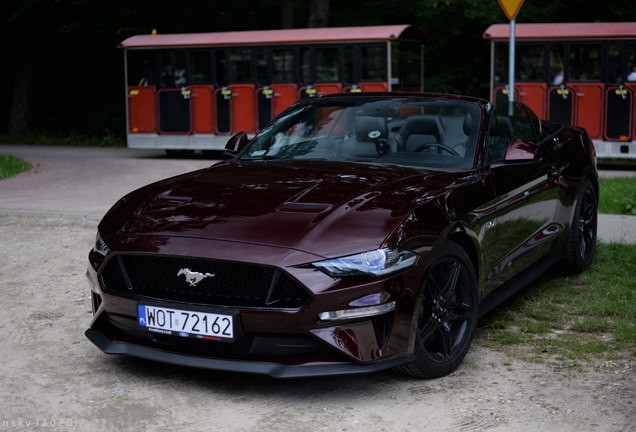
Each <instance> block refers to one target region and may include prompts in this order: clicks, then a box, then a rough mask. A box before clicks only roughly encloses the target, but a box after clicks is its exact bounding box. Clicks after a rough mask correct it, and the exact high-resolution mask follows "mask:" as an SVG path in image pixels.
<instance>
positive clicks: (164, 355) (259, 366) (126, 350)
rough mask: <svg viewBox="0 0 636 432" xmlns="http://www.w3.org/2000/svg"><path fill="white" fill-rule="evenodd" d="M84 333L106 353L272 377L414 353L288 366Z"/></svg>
mask: <svg viewBox="0 0 636 432" xmlns="http://www.w3.org/2000/svg"><path fill="white" fill-rule="evenodd" d="M84 334H85V335H86V337H87V338H88V339H89V340H90V341H91V342H92V343H93V344H95V346H97V347H98V348H99V349H101V350H102V351H104V352H105V353H106V354H125V355H129V356H132V357H138V358H142V359H146V360H155V361H160V362H163V363H169V364H174V365H179V366H187V367H193V368H200V369H211V370H218V371H225V372H241V373H252V374H260V375H269V376H271V377H274V378H300V377H315V376H327V375H348V374H362V373H372V372H378V371H381V370H385V369H390V368H393V367H395V366H399V365H401V364H404V363H407V362H409V361H411V360H413V358H414V357H415V356H414V355H413V354H411V355H407V356H405V357H400V358H396V359H391V360H387V361H383V362H380V363H375V364H370V365H357V364H355V363H350V362H343V363H329V364H316V365H301V366H289V365H283V364H279V363H269V362H258V361H241V360H224V359H214V358H208V357H200V356H194V355H188V354H182V353H175V352H167V351H163V350H159V349H154V348H149V347H145V346H141V345H136V344H130V343H126V342H115V341H111V340H109V339H108V338H106V336H104V335H103V334H102V333H100V332H99V331H97V330H92V329H88V330H86V332H85V333H84Z"/></svg>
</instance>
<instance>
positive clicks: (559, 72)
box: [550, 43, 565, 85]
mask: <svg viewBox="0 0 636 432" xmlns="http://www.w3.org/2000/svg"><path fill="white" fill-rule="evenodd" d="M564 52H565V49H564V48H563V44H560V43H553V44H552V45H550V80H551V82H552V84H554V85H561V84H563V81H564V80H565V68H564V63H563V58H564V57H565V54H564Z"/></svg>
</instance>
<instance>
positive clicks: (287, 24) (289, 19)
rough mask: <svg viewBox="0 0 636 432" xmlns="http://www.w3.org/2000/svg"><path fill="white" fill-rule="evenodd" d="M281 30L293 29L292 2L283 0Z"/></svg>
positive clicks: (292, 0) (291, 0)
mask: <svg viewBox="0 0 636 432" xmlns="http://www.w3.org/2000/svg"><path fill="white" fill-rule="evenodd" d="M282 9H283V14H282V23H281V28H283V29H292V28H294V0H283V7H282Z"/></svg>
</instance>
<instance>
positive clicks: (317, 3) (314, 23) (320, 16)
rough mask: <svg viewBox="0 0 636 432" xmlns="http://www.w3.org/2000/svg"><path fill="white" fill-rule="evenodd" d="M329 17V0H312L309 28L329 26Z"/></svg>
mask: <svg viewBox="0 0 636 432" xmlns="http://www.w3.org/2000/svg"><path fill="white" fill-rule="evenodd" d="M328 18H329V0H311V8H310V9H309V25H308V27H309V28H317V27H327V20H328Z"/></svg>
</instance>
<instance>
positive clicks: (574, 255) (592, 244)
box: [564, 179, 598, 274]
mask: <svg viewBox="0 0 636 432" xmlns="http://www.w3.org/2000/svg"><path fill="white" fill-rule="evenodd" d="M597 216H598V201H597V200H596V192H595V191H594V187H593V186H592V182H590V181H589V180H587V179H586V180H585V181H584V182H583V185H582V186H581V190H580V192H579V198H578V200H577V201H576V207H575V209H574V217H573V219H572V225H570V233H569V234H568V239H567V241H566V243H565V256H564V259H565V263H566V267H567V271H568V273H570V274H578V273H581V272H583V271H585V270H587V269H588V268H589V267H590V265H591V264H592V260H593V259H594V252H595V251H596V232H597Z"/></svg>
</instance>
